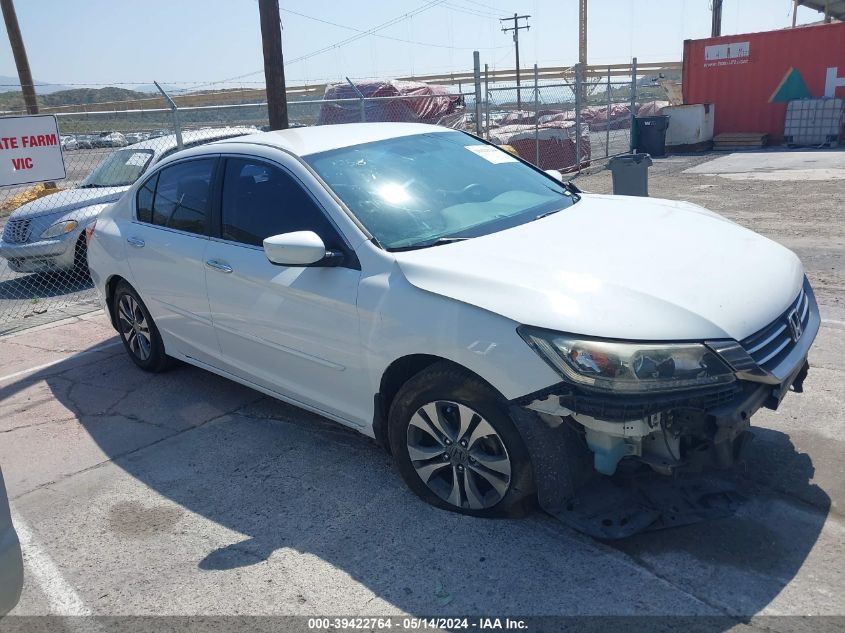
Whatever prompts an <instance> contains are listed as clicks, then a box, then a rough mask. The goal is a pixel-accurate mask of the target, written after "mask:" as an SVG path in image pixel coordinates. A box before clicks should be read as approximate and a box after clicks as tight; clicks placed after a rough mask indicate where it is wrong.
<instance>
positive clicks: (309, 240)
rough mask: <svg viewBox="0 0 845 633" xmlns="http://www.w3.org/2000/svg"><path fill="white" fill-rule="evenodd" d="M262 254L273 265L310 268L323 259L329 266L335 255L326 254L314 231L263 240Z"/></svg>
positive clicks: (297, 232) (324, 247)
mask: <svg viewBox="0 0 845 633" xmlns="http://www.w3.org/2000/svg"><path fill="white" fill-rule="evenodd" d="M264 254H265V255H267V259H269V260H270V261H271V262H272V263H273V264H280V265H282V266H311V265H313V264H316V263H318V262H322V261H323V260H325V259H327V258H328V259H329V261H331V262H332V263H331V264H328V265H336V264H335V262H334V261H333V260H334V259H335V258H336V255H335V253H328V252H326V245H325V244H323V240H321V239H320V236H319V235H317V234H316V233H314V231H295V232H293V233H281V234H279V235H273V236H271V237H268V238H267V239H266V240H264Z"/></svg>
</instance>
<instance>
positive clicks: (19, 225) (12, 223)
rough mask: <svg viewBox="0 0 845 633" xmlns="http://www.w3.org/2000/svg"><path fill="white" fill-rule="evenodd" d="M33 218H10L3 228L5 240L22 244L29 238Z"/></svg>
mask: <svg viewBox="0 0 845 633" xmlns="http://www.w3.org/2000/svg"><path fill="white" fill-rule="evenodd" d="M30 222H31V220H9V221H8V222H7V223H6V228H5V229H3V241H4V242H7V243H9V244H21V243H22V242H26V241H27V240H28V239H29V223H30Z"/></svg>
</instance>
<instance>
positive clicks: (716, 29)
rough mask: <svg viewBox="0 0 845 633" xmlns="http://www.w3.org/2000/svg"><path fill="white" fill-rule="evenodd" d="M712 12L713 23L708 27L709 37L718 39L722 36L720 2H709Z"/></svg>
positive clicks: (720, 0) (712, 0)
mask: <svg viewBox="0 0 845 633" xmlns="http://www.w3.org/2000/svg"><path fill="white" fill-rule="evenodd" d="M710 1H711V9H712V11H713V21H712V23H711V26H710V37H719V36H720V35H721V34H722V0H710Z"/></svg>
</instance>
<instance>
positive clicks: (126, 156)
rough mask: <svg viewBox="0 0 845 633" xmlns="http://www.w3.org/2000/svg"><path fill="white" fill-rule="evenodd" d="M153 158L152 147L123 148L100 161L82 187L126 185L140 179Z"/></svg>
mask: <svg viewBox="0 0 845 633" xmlns="http://www.w3.org/2000/svg"><path fill="white" fill-rule="evenodd" d="M152 158H153V150H151V149H121V150H118V151H116V152H115V153H114V154H111V155H110V156H109V157H108V158H106V160H104V161H103V162H102V163H100V164H99V165H98V166H97V168H96V169H95V170H94V171H92V172H91V174H90V175H89V176H88V177H87V178H86V179H85V180H83V181H82V184H81V185H80V187H124V186H128V185H131V184H132V183H133V182H135V181H136V180H138V178H139V177H140V176H141V174H143V173H144V170H145V169H146V168H147V165H149V164H150V161H151V160H152Z"/></svg>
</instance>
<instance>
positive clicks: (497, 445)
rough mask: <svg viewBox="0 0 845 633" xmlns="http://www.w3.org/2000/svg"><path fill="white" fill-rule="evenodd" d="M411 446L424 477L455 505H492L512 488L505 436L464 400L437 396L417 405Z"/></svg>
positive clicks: (414, 461) (474, 507) (413, 461)
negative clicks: (464, 402)
mask: <svg viewBox="0 0 845 633" xmlns="http://www.w3.org/2000/svg"><path fill="white" fill-rule="evenodd" d="M407 448H408V456H409V457H410V459H411V465H412V466H413V467H414V470H416V472H417V475H419V477H420V479H422V481H423V482H424V483H425V485H426V486H428V488H429V489H430V490H431V491H432V492H434V493H435V494H436V495H437V496H439V497H440V498H441V499H443V500H444V501H446V502H447V503H449V504H451V505H453V506H455V507H457V508H465V509H470V510H484V509H486V508H491V507H493V506H495V505H496V504H497V503H499V501H501V500H502V498H503V497H504V496H505V495H506V494H507V492H508V489H509V488H510V484H511V461H510V457H509V455H508V451H507V449H506V448H505V444H504V442H503V441H502V438H501V436H500V435H499V434H498V433H497V432H496V429H494V428H493V426H492V425H491V424H490V423H489V422H488V421H487V420H485V419H484V417H483V416H482V415H481V414H480V413H478V412H477V411H474V410H473V409H471V408H470V407H468V406H466V405H463V404H459V403H457V402H451V401H448V400H437V401H434V402H429V403H428V404H425V405H423V406H422V407H420V408H419V409H417V411H416V412H415V413H414V415H413V416H411V420H410V423H409V425H408V431H407Z"/></svg>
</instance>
